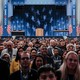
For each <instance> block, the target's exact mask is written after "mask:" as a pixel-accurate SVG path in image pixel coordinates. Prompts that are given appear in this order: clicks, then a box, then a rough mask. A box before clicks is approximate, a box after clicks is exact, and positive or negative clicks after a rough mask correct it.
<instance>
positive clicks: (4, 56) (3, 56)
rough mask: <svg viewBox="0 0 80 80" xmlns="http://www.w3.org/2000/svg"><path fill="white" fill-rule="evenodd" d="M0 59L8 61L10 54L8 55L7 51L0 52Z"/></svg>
mask: <svg viewBox="0 0 80 80" xmlns="http://www.w3.org/2000/svg"><path fill="white" fill-rule="evenodd" d="M1 59H3V60H5V61H7V62H9V63H10V55H9V53H3V54H1Z"/></svg>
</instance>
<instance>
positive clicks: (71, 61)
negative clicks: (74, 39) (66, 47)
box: [56, 51, 80, 80]
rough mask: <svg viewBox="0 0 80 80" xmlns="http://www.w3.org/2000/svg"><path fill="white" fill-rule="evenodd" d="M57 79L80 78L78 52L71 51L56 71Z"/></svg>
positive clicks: (71, 79) (75, 79)
mask: <svg viewBox="0 0 80 80" xmlns="http://www.w3.org/2000/svg"><path fill="white" fill-rule="evenodd" d="M56 75H57V80H80V66H79V58H78V55H77V53H76V52H74V51H69V52H68V53H67V54H66V56H65V58H64V61H63V64H62V65H61V67H60V68H59V69H58V70H57V72H56Z"/></svg>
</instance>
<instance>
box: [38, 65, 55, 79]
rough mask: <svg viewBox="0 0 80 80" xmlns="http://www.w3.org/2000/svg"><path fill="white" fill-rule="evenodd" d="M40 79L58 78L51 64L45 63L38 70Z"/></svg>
mask: <svg viewBox="0 0 80 80" xmlns="http://www.w3.org/2000/svg"><path fill="white" fill-rule="evenodd" d="M38 79H39V80H48V79H49V80H56V76H55V70H54V68H53V67H52V66H51V65H50V64H46V65H43V66H41V67H40V68H39V70H38Z"/></svg>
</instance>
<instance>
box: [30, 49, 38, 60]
mask: <svg viewBox="0 0 80 80" xmlns="http://www.w3.org/2000/svg"><path fill="white" fill-rule="evenodd" d="M36 55H37V49H36V48H32V49H31V53H30V56H31V59H32V60H34V59H35V57H36Z"/></svg>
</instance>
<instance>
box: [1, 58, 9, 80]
mask: <svg viewBox="0 0 80 80" xmlns="http://www.w3.org/2000/svg"><path fill="white" fill-rule="evenodd" d="M9 79H10V70H9V63H8V62H7V61H5V60H3V59H1V58H0V80H9Z"/></svg>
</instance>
